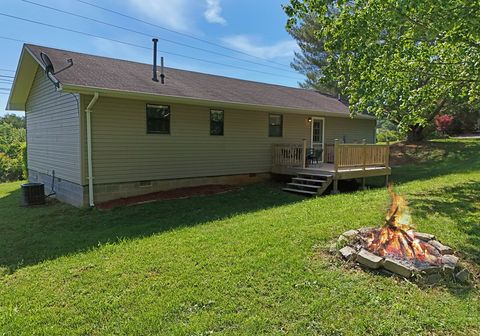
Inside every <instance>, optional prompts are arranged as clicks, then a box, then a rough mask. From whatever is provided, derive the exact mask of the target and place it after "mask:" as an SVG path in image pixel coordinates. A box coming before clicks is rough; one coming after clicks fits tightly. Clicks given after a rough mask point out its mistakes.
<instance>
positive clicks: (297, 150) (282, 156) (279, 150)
mask: <svg viewBox="0 0 480 336" xmlns="http://www.w3.org/2000/svg"><path fill="white" fill-rule="evenodd" d="M305 157H306V141H304V143H298V144H274V145H273V158H272V161H273V164H274V165H275V166H287V167H305Z"/></svg>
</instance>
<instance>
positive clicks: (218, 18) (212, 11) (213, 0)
mask: <svg viewBox="0 0 480 336" xmlns="http://www.w3.org/2000/svg"><path fill="white" fill-rule="evenodd" d="M203 15H204V16H205V19H206V20H207V21H208V22H210V23H219V24H221V25H226V24H227V21H226V20H225V19H224V18H223V17H222V7H221V6H220V0H207V9H206V10H205V12H204V13H203Z"/></svg>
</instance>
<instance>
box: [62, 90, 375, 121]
mask: <svg viewBox="0 0 480 336" xmlns="http://www.w3.org/2000/svg"><path fill="white" fill-rule="evenodd" d="M63 91H65V92H73V93H80V94H86V95H89V94H92V93H93V92H98V93H101V94H102V96H109V97H114V98H124V99H137V100H146V101H151V102H153V101H162V102H170V103H178V104H187V105H200V106H209V107H215V106H221V107H224V108H232V109H248V110H252V111H264V112H277V113H278V112H280V113H293V114H302V115H305V114H311V115H313V116H320V117H338V118H349V119H352V116H351V115H350V113H348V112H346V113H338V112H330V111H320V110H310V109H303V108H293V107H284V106H274V105H260V104H251V103H240V102H231V101H230V102H228V101H222V100H213V99H202V98H191V97H183V96H173V95H162V94H156V93H145V92H139V91H127V90H117V89H106V88H101V87H93V86H84V85H72V84H64V85H63ZM353 119H369V120H375V119H376V118H375V117H372V116H369V115H361V114H357V115H355V116H354V117H353Z"/></svg>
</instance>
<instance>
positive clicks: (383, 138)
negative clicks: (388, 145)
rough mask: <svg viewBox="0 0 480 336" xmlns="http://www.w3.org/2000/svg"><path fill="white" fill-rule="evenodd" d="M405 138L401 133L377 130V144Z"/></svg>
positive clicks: (382, 129)
mask: <svg viewBox="0 0 480 336" xmlns="http://www.w3.org/2000/svg"><path fill="white" fill-rule="evenodd" d="M402 139H403V137H402V136H401V135H400V133H399V132H397V131H393V130H388V129H384V128H380V129H377V142H387V141H398V140H402Z"/></svg>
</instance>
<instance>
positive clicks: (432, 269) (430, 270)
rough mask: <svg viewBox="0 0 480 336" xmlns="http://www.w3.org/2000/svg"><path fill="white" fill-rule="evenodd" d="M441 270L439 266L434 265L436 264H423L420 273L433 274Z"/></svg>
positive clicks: (423, 274)
mask: <svg viewBox="0 0 480 336" xmlns="http://www.w3.org/2000/svg"><path fill="white" fill-rule="evenodd" d="M441 270H442V267H441V266H436V265H430V266H424V267H422V268H420V272H419V273H420V275H422V276H425V275H428V274H435V273H439V272H440V271H441Z"/></svg>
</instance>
